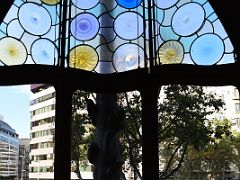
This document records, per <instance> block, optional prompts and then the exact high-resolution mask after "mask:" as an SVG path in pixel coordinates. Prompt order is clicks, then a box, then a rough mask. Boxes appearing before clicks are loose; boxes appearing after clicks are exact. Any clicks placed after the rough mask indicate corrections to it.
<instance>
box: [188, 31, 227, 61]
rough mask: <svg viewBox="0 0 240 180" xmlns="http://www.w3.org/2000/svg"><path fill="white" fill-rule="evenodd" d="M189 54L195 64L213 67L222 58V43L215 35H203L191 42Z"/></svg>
mask: <svg viewBox="0 0 240 180" xmlns="http://www.w3.org/2000/svg"><path fill="white" fill-rule="evenodd" d="M190 53H191V57H192V59H193V61H194V62H195V63H196V64H198V65H213V64H215V63H216V62H218V61H219V60H220V59H221V58H222V56H223V53H224V43H223V41H222V39H221V38H220V37H219V36H217V35H215V34H204V35H202V36H200V37H198V38H197V39H196V40H195V41H194V42H193V44H192V46H191V49H190Z"/></svg>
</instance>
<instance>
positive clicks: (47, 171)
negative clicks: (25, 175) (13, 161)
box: [29, 84, 55, 180]
mask: <svg viewBox="0 0 240 180" xmlns="http://www.w3.org/2000/svg"><path fill="white" fill-rule="evenodd" d="M31 91H32V95H31V97H30V114H31V117H30V164H29V171H30V172H29V179H31V180H36V179H38V180H43V179H44V180H50V179H54V122H55V118H54V117H55V89H54V88H53V87H52V86H49V85H44V84H34V85H31Z"/></svg>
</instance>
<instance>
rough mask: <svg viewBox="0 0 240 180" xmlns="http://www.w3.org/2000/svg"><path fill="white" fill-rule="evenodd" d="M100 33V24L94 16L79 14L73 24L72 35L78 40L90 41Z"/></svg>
mask: <svg viewBox="0 0 240 180" xmlns="http://www.w3.org/2000/svg"><path fill="white" fill-rule="evenodd" d="M98 31H99V22H98V20H97V18H96V17H95V16H94V15H92V14H89V13H82V14H79V15H78V16H76V17H75V18H74V19H73V21H72V22H71V33H72V34H73V36H74V37H75V38H76V39H78V40H82V41H85V40H90V39H92V38H94V37H95V36H96V34H97V33H98Z"/></svg>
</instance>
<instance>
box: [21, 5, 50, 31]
mask: <svg viewBox="0 0 240 180" xmlns="http://www.w3.org/2000/svg"><path fill="white" fill-rule="evenodd" d="M18 15H19V21H20V24H21V25H22V27H23V28H24V29H25V30H26V31H27V32H29V33H30V34H33V35H43V34H45V33H47V32H48V31H49V29H50V27H51V24H52V22H51V17H50V15H49V13H48V11H47V10H46V9H45V8H44V7H43V6H40V5H37V4H35V3H25V4H23V5H22V6H21V7H20V9H19V12H18Z"/></svg>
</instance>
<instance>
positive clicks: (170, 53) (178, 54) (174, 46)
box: [158, 41, 184, 64]
mask: <svg viewBox="0 0 240 180" xmlns="http://www.w3.org/2000/svg"><path fill="white" fill-rule="evenodd" d="M183 53H184V49H183V46H182V44H181V43H179V42H178V41H166V42H165V43H163V44H162V45H161V46H160V48H159V50H158V55H159V58H160V62H161V63H162V64H177V63H181V62H182V60H183Z"/></svg>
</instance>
